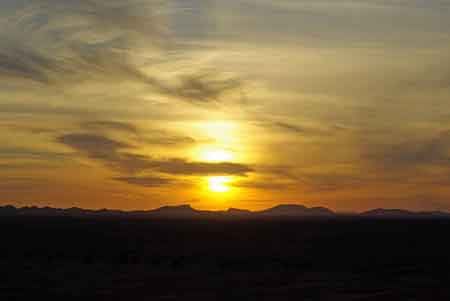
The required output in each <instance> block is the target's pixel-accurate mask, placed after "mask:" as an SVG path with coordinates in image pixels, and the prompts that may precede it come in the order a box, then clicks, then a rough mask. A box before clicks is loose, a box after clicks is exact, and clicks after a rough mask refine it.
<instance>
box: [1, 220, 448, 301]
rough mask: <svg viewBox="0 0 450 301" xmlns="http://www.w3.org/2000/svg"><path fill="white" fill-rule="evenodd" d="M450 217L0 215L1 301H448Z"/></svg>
mask: <svg viewBox="0 0 450 301" xmlns="http://www.w3.org/2000/svg"><path fill="white" fill-rule="evenodd" d="M449 234H450V220H416V221H413V220H403V221H399V220H397V221H395V220H384V221H382V220H361V219H360V220H351V219H339V220H328V221H326V220H322V221H318V220H316V221H314V220H310V221H287V220H284V221H280V220H278V221H275V220H272V221H268V220H222V221H219V220H190V221H187V220H184V221H183V220H177V221H176V220H171V221H170V220H159V221H158V220H154V221H149V220H142V219H140V220H139V219H134V220H133V219H128V220H127V219H88V218H86V219H73V218H44V217H41V218H37V217H36V218H30V217H15V218H1V219H0V235H1V236H0V237H1V242H0V243H1V247H0V300H38V298H39V297H46V299H44V300H49V299H50V298H51V299H56V298H57V299H59V300H70V299H76V300H82V299H87V298H89V299H95V300H130V301H131V300H208V301H209V300H450V282H449V281H450V277H449V276H450V240H449Z"/></svg>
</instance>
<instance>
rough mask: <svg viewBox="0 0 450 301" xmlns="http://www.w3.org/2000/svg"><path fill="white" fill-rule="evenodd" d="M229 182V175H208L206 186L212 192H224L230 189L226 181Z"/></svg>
mask: <svg viewBox="0 0 450 301" xmlns="http://www.w3.org/2000/svg"><path fill="white" fill-rule="evenodd" d="M230 182H231V178H230V177H209V178H208V186H209V190H211V191H212V192H219V193H224V192H228V191H230V186H228V183H230Z"/></svg>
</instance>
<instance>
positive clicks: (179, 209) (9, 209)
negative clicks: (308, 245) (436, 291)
mask: <svg viewBox="0 0 450 301" xmlns="http://www.w3.org/2000/svg"><path fill="white" fill-rule="evenodd" d="M0 216H71V217H133V218H134V217H139V218H202V217H206V218H228V217H229V218H232V217H251V218H258V217H263V218H277V217H280V218H297V217H298V218H308V217H317V218H326V217H362V218H389V219H391V218H401V219H403V218H450V213H448V212H441V211H429V212H425V211H424V212H412V211H408V210H402V209H383V208H378V209H373V210H369V211H366V212H363V213H360V214H356V213H355V214H348V213H347V214H339V213H335V212H333V211H331V210H330V209H328V208H325V207H311V208H309V207H306V206H303V205H290V204H285V205H278V206H275V207H273V208H269V209H266V210H261V211H250V210H245V209H237V208H230V209H228V210H225V211H207V210H196V209H194V208H192V207H191V206H190V205H180V206H164V207H161V208H158V209H153V210H141V211H121V210H110V209H100V210H90V209H82V208H76V207H73V208H68V209H59V208H51V207H36V206H31V207H22V208H16V207H14V206H10V205H8V206H3V207H1V206H0Z"/></svg>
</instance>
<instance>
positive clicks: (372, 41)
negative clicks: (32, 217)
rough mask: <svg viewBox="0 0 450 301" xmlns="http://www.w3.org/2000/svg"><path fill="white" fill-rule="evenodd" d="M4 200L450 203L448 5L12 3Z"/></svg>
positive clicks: (365, 1)
mask: <svg viewBox="0 0 450 301" xmlns="http://www.w3.org/2000/svg"><path fill="white" fill-rule="evenodd" d="M0 141H1V143H0V204H12V205H16V206H30V205H37V206H52V207H63V208H67V207H73V206H77V207H83V208H92V209H98V208H118V209H124V210H132V209H150V208H156V207H159V206H163V205H177V204H187V203H189V204H191V205H192V206H193V207H195V208H199V209H209V210H219V209H224V208H229V207H237V208H247V209H252V210H261V209H263V208H268V207H271V206H274V205H276V204H280V203H291V204H296V203H297V204H304V205H307V206H326V207H328V208H331V209H333V210H337V211H362V210H368V209H371V208H378V207H384V208H404V209H411V210H450V169H449V163H450V3H449V2H448V1H444V0H427V1H425V0H423V1H422V0H391V1H388V0H228V1H219V0H166V1H162V0H161V1H160V0H121V1H119V0H82V1H81V0H66V1H61V0H2V1H1V2H0Z"/></svg>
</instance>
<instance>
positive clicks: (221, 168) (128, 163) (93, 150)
mask: <svg viewBox="0 0 450 301" xmlns="http://www.w3.org/2000/svg"><path fill="white" fill-rule="evenodd" d="M57 141H58V142H60V143H62V144H64V145H67V146H69V147H71V148H73V149H75V150H77V151H79V152H81V153H83V154H84V155H86V156H87V157H89V158H91V159H94V160H99V161H101V162H103V163H105V164H107V165H108V166H110V167H112V168H114V169H118V170H121V171H125V172H141V171H145V170H153V171H157V172H161V173H165V174H171V175H192V176H193V175H237V176H245V175H246V174H247V173H250V172H252V171H253V169H252V168H250V167H249V166H247V165H244V164H238V163H231V162H224V163H207V162H191V161H188V160H185V159H178V158H175V159H167V160H158V159H153V158H151V157H148V156H143V155H139V154H133V153H129V152H126V150H127V149H132V148H133V146H132V145H130V144H126V143H122V142H119V141H116V140H112V139H110V138H108V137H105V136H102V135H98V134H83V133H81V134H66V135H63V136H61V137H58V138H57Z"/></svg>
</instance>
